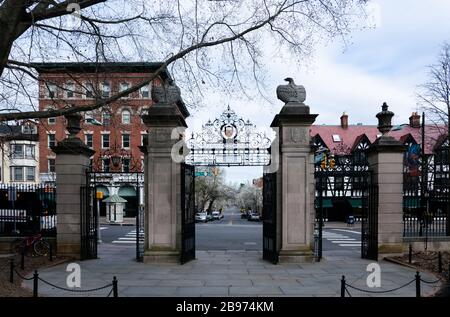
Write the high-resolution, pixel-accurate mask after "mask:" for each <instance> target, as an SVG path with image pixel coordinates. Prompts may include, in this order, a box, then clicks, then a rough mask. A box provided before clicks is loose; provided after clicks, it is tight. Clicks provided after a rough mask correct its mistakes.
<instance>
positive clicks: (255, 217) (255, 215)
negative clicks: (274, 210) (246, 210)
mask: <svg viewBox="0 0 450 317" xmlns="http://www.w3.org/2000/svg"><path fill="white" fill-rule="evenodd" d="M247 220H248V221H260V220H261V217H260V216H259V214H258V213H257V212H252V213H251V214H249V215H248V218H247Z"/></svg>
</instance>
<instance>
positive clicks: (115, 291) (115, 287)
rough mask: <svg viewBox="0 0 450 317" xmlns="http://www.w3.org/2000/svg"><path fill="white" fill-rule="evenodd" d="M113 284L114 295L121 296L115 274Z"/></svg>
mask: <svg viewBox="0 0 450 317" xmlns="http://www.w3.org/2000/svg"><path fill="white" fill-rule="evenodd" d="M112 284H113V297H119V292H118V289H117V278H116V277H115V276H114V277H113V282H112Z"/></svg>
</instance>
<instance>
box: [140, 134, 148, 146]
mask: <svg viewBox="0 0 450 317" xmlns="http://www.w3.org/2000/svg"><path fill="white" fill-rule="evenodd" d="M147 138H148V135H147V133H142V134H141V145H142V146H144V145H145V144H146V143H147Z"/></svg>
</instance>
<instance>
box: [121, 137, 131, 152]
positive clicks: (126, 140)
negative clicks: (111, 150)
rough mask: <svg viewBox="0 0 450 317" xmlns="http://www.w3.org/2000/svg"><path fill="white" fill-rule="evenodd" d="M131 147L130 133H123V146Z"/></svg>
mask: <svg viewBox="0 0 450 317" xmlns="http://www.w3.org/2000/svg"><path fill="white" fill-rule="evenodd" d="M129 147H130V135H129V134H127V133H124V134H122V148H124V149H126V148H129Z"/></svg>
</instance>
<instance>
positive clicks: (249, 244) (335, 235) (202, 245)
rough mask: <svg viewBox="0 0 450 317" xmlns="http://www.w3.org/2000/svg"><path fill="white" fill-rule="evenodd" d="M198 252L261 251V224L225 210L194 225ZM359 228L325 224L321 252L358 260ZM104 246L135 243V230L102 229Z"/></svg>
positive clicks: (133, 228) (236, 211)
mask: <svg viewBox="0 0 450 317" xmlns="http://www.w3.org/2000/svg"><path fill="white" fill-rule="evenodd" d="M195 229H196V249H197V250H251V251H255V250H256V251H261V250H262V222H254V221H248V220H247V219H241V213H240V211H239V210H238V209H237V208H228V209H225V210H224V218H223V219H221V220H215V221H210V222H207V223H196V225H195ZM360 230H361V229H360V228H359V226H356V227H346V226H345V225H342V224H341V225H336V224H325V227H324V228H323V242H322V243H323V244H322V247H323V251H324V252H338V253H342V254H348V255H352V256H359V255H360V252H361V231H360ZM101 239H102V242H103V243H112V244H116V245H129V246H130V247H134V246H135V243H136V227H135V226H125V225H123V226H118V225H102V226H101Z"/></svg>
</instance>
